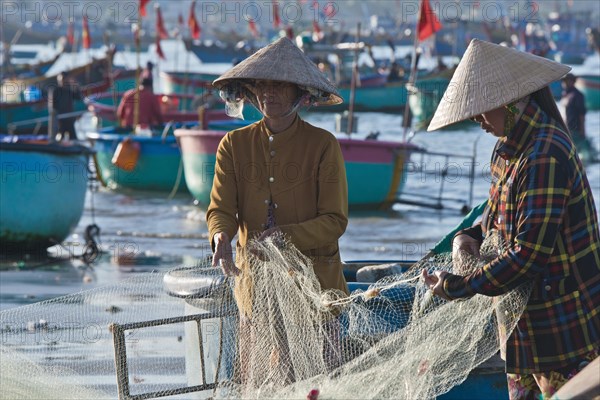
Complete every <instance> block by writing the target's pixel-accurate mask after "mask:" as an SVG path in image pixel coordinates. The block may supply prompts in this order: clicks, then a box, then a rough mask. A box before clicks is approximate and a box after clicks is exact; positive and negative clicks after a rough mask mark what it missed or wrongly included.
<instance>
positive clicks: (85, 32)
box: [81, 15, 92, 49]
mask: <svg viewBox="0 0 600 400" xmlns="http://www.w3.org/2000/svg"><path fill="white" fill-rule="evenodd" d="M81 45H82V46H83V48H84V49H89V48H90V47H92V39H91V38H90V27H89V25H88V20H87V16H85V15H84V16H83V29H82V31H81Z"/></svg>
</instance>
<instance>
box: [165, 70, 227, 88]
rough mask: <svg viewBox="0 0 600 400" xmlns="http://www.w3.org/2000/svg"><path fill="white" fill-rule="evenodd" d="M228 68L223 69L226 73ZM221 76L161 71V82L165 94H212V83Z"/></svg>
mask: <svg viewBox="0 0 600 400" xmlns="http://www.w3.org/2000/svg"><path fill="white" fill-rule="evenodd" d="M225 70H226V68H223V72H225ZM219 76H220V73H219V72H214V73H210V72H206V73H202V72H187V73H186V72H165V71H160V81H161V84H162V88H163V93H165V94H191V93H196V94H198V93H205V92H210V91H212V90H213V89H214V88H213V87H212V81H214V80H215V79H217V78H218V77H219Z"/></svg>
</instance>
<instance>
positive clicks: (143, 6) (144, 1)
mask: <svg viewBox="0 0 600 400" xmlns="http://www.w3.org/2000/svg"><path fill="white" fill-rule="evenodd" d="M149 1H150V0H140V17H145V16H146V4H148V2H149Z"/></svg>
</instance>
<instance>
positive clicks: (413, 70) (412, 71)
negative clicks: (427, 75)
mask: <svg viewBox="0 0 600 400" xmlns="http://www.w3.org/2000/svg"><path fill="white" fill-rule="evenodd" d="M421 2H422V1H421ZM421 2H419V12H418V13H417V21H416V22H415V30H414V32H413V34H414V42H413V51H412V59H411V62H410V75H409V78H408V83H407V84H406V104H404V116H403V117H402V126H404V132H403V133H402V141H403V142H405V141H406V135H407V134H408V130H409V129H410V125H409V124H408V116H409V113H410V106H409V102H408V98H409V96H410V92H411V91H412V90H413V89H414V85H415V81H416V80H417V47H418V46H419V21H420V20H421V10H422V4H421Z"/></svg>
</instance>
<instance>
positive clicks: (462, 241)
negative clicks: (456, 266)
mask: <svg viewBox="0 0 600 400" xmlns="http://www.w3.org/2000/svg"><path fill="white" fill-rule="evenodd" d="M480 246H481V244H480V243H479V241H478V240H477V239H473V238H472V237H471V236H469V235H466V234H462V235H457V236H455V237H454V240H453V241H452V260H454V261H456V260H459V257H460V252H461V251H464V252H466V253H469V254H471V255H472V256H474V257H475V258H477V259H479V258H480V254H479V247H480Z"/></svg>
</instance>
